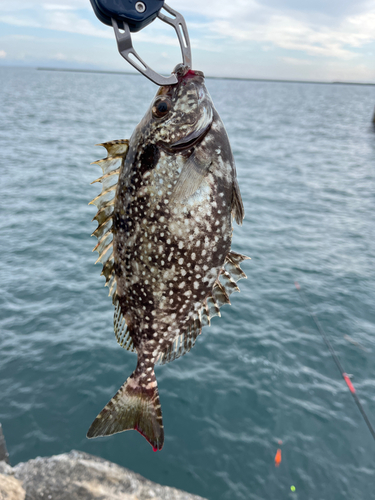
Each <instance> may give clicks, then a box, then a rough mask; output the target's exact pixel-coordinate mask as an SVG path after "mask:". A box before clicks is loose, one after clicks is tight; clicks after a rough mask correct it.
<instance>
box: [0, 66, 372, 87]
mask: <svg viewBox="0 0 375 500" xmlns="http://www.w3.org/2000/svg"><path fill="white" fill-rule="evenodd" d="M0 66H1V67H8V68H10V67H13V68H15V67H18V68H23V67H22V66H8V65H0ZM28 69H36V70H37V71H65V72H69V73H70V72H71V73H98V74H110V75H131V76H142V75H141V74H140V73H136V72H132V71H115V70H101V69H83V68H53V67H48V66H36V67H30V66H29V67H28ZM205 78H206V79H210V80H240V81H250V82H271V83H272V82H273V83H305V84H318V85H360V86H369V87H374V86H375V83H370V82H346V81H331V82H329V81H321V80H320V81H319V80H287V79H281V78H250V77H241V76H238V77H236V76H210V75H208V76H205Z"/></svg>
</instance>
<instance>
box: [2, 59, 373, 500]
mask: <svg viewBox="0 0 375 500" xmlns="http://www.w3.org/2000/svg"><path fill="white" fill-rule="evenodd" d="M206 83H207V87H208V89H209V91H210V93H211V95H212V98H213V101H214V103H215V105H216V107H217V110H218V111H219V113H220V115H221V117H222V119H223V121H224V124H225V126H226V128H227V131H228V135H229V138H230V141H231V144H232V148H233V153H234V157H235V160H236V165H237V172H238V179H239V185H240V188H241V192H242V197H243V201H244V205H245V211H246V217H245V220H244V224H243V226H242V227H237V226H236V227H235V229H234V237H233V245H232V248H233V250H235V251H237V252H240V253H244V254H246V255H249V256H250V257H251V258H252V260H251V261H246V262H245V263H244V264H243V268H244V271H245V272H246V274H247V276H248V279H247V280H242V281H240V282H239V286H240V288H241V293H240V294H234V295H232V296H231V301H232V305H231V306H224V307H223V308H222V310H221V311H222V317H221V318H214V319H213V321H212V326H211V327H210V328H205V329H204V330H203V333H202V336H201V337H200V338H199V339H198V340H197V343H196V346H195V347H194V349H193V350H192V351H191V352H190V353H189V354H188V355H186V356H184V357H183V358H181V359H179V360H177V361H175V362H173V363H170V364H168V365H166V366H162V367H158V368H157V369H156V374H157V378H158V383H159V389H160V398H161V403H162V409H163V419H164V425H165V434H166V437H165V445H164V448H163V450H162V451H161V452H158V453H153V452H152V449H151V447H150V446H149V444H148V443H147V442H146V441H145V439H144V438H142V437H141V436H140V435H139V434H138V433H136V432H126V433H122V434H117V435H115V436H112V437H108V438H101V439H95V440H87V439H86V437H85V435H86V432H87V429H88V427H89V426H90V424H91V422H92V420H93V419H94V418H95V416H96V415H97V413H98V412H99V411H100V410H101V409H102V407H103V406H104V405H105V404H106V402H107V401H108V400H109V399H110V398H111V397H112V396H113V395H114V393H115V392H116V391H117V389H118V388H119V387H120V386H121V385H122V383H123V382H124V381H125V379H126V378H127V377H128V376H129V375H130V373H131V372H132V370H133V369H134V367H135V364H136V358H135V356H134V354H132V353H129V352H127V351H125V350H123V349H122V348H121V347H119V346H118V344H117V343H116V340H115V337H114V334H113V323H112V321H113V320H112V317H113V306H112V304H111V300H110V299H109V298H108V297H107V293H108V289H106V288H104V278H103V277H101V276H100V271H101V266H100V265H97V266H95V265H94V262H95V260H96V257H97V254H96V253H95V254H93V253H91V250H92V248H93V246H94V245H95V244H96V241H95V238H90V234H91V233H92V232H93V231H94V229H95V227H96V223H94V222H91V219H92V218H93V216H94V215H95V207H93V206H88V202H89V201H90V200H91V199H92V198H94V197H95V196H96V195H97V194H98V193H99V191H100V186H99V185H98V184H95V185H93V186H90V182H91V181H93V180H94V179H96V178H97V177H99V176H100V175H101V171H100V168H99V166H98V165H90V163H91V162H93V161H95V160H96V159H99V158H101V157H103V155H104V149H102V148H98V147H95V146H94V145H95V144H96V143H100V142H104V141H109V140H113V139H123V138H129V137H130V135H131V133H132V131H133V129H134V127H135V126H136V124H137V123H138V122H139V120H140V119H141V118H142V116H143V114H144V113H145V111H146V109H147V108H148V106H149V104H150V101H151V99H152V97H153V95H154V93H155V91H156V89H155V86H154V85H153V84H151V83H150V82H148V81H146V80H145V79H144V78H142V77H141V76H138V75H134V76H132V75H111V74H85V73H67V72H47V71H37V70H35V69H17V68H0V152H1V154H0V158H1V160H0V169H1V170H0V175H1V177H0V213H1V222H0V245H1V259H0V422H1V423H2V424H3V430H4V434H5V437H6V440H7V445H8V448H9V452H10V459H11V462H12V463H13V464H16V463H18V462H19V461H25V460H28V459H31V458H34V457H36V456H38V455H42V456H47V455H53V454H59V453H64V452H68V451H70V450H71V449H78V450H82V451H85V452H88V453H92V454H94V455H99V456H101V457H103V458H105V459H108V460H111V461H113V462H116V463H118V464H120V465H123V466H125V467H128V468H130V469H132V470H134V471H136V472H139V473H140V474H143V475H144V476H146V477H147V478H149V479H151V480H153V481H157V482H159V483H162V484H166V485H170V486H175V487H177V488H182V489H185V490H187V491H189V492H192V493H196V494H199V495H202V496H204V497H207V498H208V499H210V500H232V499H233V500H248V499H254V500H255V499H256V500H258V499H259V500H260V499H261V500H265V499H267V500H268V499H276V498H277V499H282V500H283V499H295V500H302V499H303V500H342V499H348V500H354V499H366V500H368V499H370V498H374V496H373V495H374V491H375V472H374V463H375V461H374V458H375V442H374V440H373V439H372V437H371V435H370V433H369V430H368V429H367V427H366V425H365V423H364V421H363V420H362V417H361V415H360V413H359V411H358V408H357V407H356V405H355V403H354V401H353V399H352V397H351V394H350V392H349V391H348V388H347V386H346V385H345V382H344V381H343V379H342V378H341V376H340V373H339V371H338V370H337V367H336V366H335V364H334V362H333V360H332V358H331V355H330V353H329V352H328V350H327V348H326V346H325V344H324V342H323V340H322V338H321V337H320V335H319V333H318V331H317V330H316V327H315V326H314V324H313V322H312V321H311V318H310V317H309V316H308V314H307V311H306V309H305V308H304V306H303V303H302V302H301V300H300V297H299V295H298V292H297V291H296V289H295V286H294V281H295V280H298V281H299V282H300V284H301V286H302V288H303V290H304V291H305V293H306V296H307V297H308V300H309V301H310V302H311V307H312V311H313V312H314V313H315V314H316V315H317V317H318V318H319V321H320V322H321V324H322V326H323V328H324V329H325V331H326V333H327V335H328V336H329V338H330V340H331V342H332V344H333V346H334V348H335V350H336V351H337V353H338V355H339V358H340V360H341V362H342V364H343V366H344V369H345V370H346V372H347V373H349V374H350V375H352V382H353V384H354V386H355V387H356V389H357V393H358V396H359V398H360V399H361V401H362V403H363V406H364V408H365V411H366V412H367V413H368V415H369V418H370V420H372V422H373V424H374V425H375V361H374V351H375V307H374V303H375V270H374V258H375V221H374V208H375V169H374V167H375V130H374V128H373V127H372V123H371V118H372V113H373V108H374V105H375V87H371V86H356V85H332V84H313V83H311V84H302V83H280V82H255V81H236V80H210V79H208V80H207V82H206ZM348 336H349V337H348ZM353 342H354V343H353ZM280 440H281V441H282V444H279V443H278V442H279V441H280ZM278 448H281V450H282V462H281V464H280V466H279V467H278V468H276V467H275V465H274V457H275V453H276V450H277V449H278ZM292 485H293V486H294V487H295V492H292V491H291V486H292Z"/></svg>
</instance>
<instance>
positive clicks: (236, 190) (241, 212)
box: [232, 179, 245, 226]
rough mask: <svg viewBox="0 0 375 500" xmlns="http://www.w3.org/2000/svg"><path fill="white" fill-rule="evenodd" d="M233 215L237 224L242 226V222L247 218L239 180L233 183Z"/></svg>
mask: <svg viewBox="0 0 375 500" xmlns="http://www.w3.org/2000/svg"><path fill="white" fill-rule="evenodd" d="M232 215H233V217H234V218H235V220H236V222H237V224H238V225H239V226H242V221H243V219H244V217H245V209H244V207H243V202H242V196H241V192H240V186H239V185H238V181H237V179H235V180H234V183H233V192H232Z"/></svg>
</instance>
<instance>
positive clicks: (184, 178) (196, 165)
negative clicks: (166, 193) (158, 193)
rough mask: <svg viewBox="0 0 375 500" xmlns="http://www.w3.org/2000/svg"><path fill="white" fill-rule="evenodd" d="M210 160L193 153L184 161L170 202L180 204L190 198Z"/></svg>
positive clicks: (208, 166)
mask: <svg viewBox="0 0 375 500" xmlns="http://www.w3.org/2000/svg"><path fill="white" fill-rule="evenodd" d="M211 163H212V162H211V160H210V159H209V158H206V157H205V156H204V155H203V154H202V153H201V154H199V153H197V152H196V151H194V152H193V153H192V154H191V155H190V156H189V158H188V159H187V160H186V162H185V164H184V166H183V167H182V170H181V173H180V176H179V178H178V179H177V182H176V184H175V186H174V188H173V191H172V195H171V200H173V201H178V202H182V201H184V200H187V199H188V198H190V196H191V195H193V194H194V193H195V192H196V191H197V190H198V189H199V186H200V185H201V184H202V181H203V179H204V178H205V176H206V175H207V172H208V170H209V168H210V165H211Z"/></svg>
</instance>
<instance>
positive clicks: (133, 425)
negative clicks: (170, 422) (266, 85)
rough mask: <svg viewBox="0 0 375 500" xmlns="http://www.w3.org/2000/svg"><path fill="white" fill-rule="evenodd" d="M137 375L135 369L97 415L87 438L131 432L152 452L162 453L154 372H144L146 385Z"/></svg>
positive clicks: (159, 414) (157, 393) (161, 430)
mask: <svg viewBox="0 0 375 500" xmlns="http://www.w3.org/2000/svg"><path fill="white" fill-rule="evenodd" d="M136 373H138V372H137V370H136V371H135V372H134V373H133V374H132V375H131V376H130V377H129V378H128V380H127V381H126V382H125V384H124V385H123V386H122V387H121V388H120V389H119V390H118V391H117V393H116V394H115V396H114V397H113V398H112V399H111V400H110V401H109V402H108V403H107V404H106V406H105V407H104V408H103V410H102V411H101V412H100V413H99V415H98V416H97V417H96V419H95V420H94V422H93V423H92V424H91V426H90V429H89V430H88V432H87V437H88V438H95V437H99V436H110V435H112V434H116V433H117V432H123V431H127V430H131V429H134V430H136V431H138V432H139V433H140V434H142V436H143V437H145V438H146V439H147V441H148V442H149V443H150V444H151V446H152V448H153V450H154V451H157V450H161V449H162V448H163V444H164V427H163V419H162V413H161V406H160V399H159V391H158V386H157V382H156V377H155V373H154V371H152V372H147V380H148V382H147V383H145V382H144V381H145V380H146V377H143V376H142V375H143V373H141V374H138V375H136ZM150 379H151V380H150Z"/></svg>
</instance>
